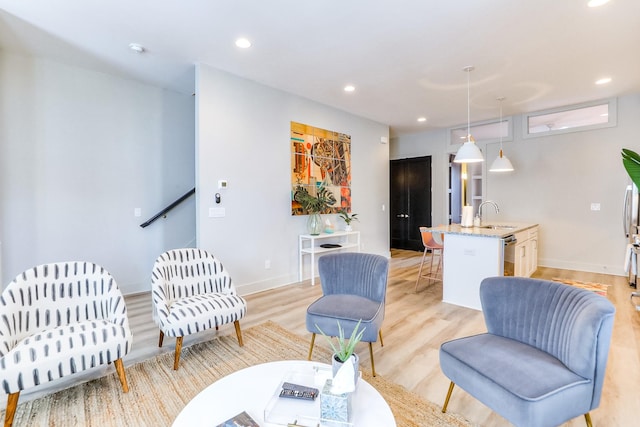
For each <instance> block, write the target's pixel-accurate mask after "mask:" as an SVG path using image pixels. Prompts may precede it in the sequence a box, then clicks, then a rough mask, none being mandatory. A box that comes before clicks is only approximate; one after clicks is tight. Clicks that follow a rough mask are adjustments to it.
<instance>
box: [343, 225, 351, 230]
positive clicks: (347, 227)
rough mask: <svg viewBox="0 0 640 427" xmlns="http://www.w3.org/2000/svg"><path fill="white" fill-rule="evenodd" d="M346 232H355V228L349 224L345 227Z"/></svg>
mask: <svg viewBox="0 0 640 427" xmlns="http://www.w3.org/2000/svg"><path fill="white" fill-rule="evenodd" d="M344 231H353V227H352V226H351V225H348V224H347V225H345V226H344Z"/></svg>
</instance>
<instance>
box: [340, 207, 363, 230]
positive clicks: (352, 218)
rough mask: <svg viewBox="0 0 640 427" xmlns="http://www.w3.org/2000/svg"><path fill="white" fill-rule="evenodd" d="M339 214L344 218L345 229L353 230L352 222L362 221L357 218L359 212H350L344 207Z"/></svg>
mask: <svg viewBox="0 0 640 427" xmlns="http://www.w3.org/2000/svg"><path fill="white" fill-rule="evenodd" d="M338 215H339V216H340V218H342V220H343V221H344V223H345V224H346V225H345V227H344V231H351V230H352V228H351V222H352V221H360V220H359V219H358V218H356V217H357V216H358V214H356V213H354V214H350V213H349V212H347V210H346V209H344V208H342V209H341V210H340V212H338Z"/></svg>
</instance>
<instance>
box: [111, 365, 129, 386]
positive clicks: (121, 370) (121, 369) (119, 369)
mask: <svg viewBox="0 0 640 427" xmlns="http://www.w3.org/2000/svg"><path fill="white" fill-rule="evenodd" d="M113 364H114V365H116V372H117V373H118V378H119V379H120V384H122V390H123V391H124V392H125V393H128V392H129V385H128V384H127V376H126V375H125V373H124V364H123V363H122V359H118V360H116V361H115V362H114V363H113Z"/></svg>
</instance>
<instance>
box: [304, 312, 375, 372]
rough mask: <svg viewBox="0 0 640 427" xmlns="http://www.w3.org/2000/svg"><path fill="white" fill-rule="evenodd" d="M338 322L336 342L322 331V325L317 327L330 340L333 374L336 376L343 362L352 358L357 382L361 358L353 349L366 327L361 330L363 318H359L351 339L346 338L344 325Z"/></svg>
mask: <svg viewBox="0 0 640 427" xmlns="http://www.w3.org/2000/svg"><path fill="white" fill-rule="evenodd" d="M336 322H338V336H337V337H336V341H337V343H336V344H334V343H333V341H332V340H331V337H329V336H328V335H327V334H325V333H324V332H323V331H322V329H320V326H318V325H317V324H316V328H317V329H318V331H320V333H321V334H322V336H324V337H325V339H326V340H327V342H329V345H330V346H331V349H332V350H333V357H332V359H331V366H332V369H333V376H334V377H335V376H336V372H338V369H340V367H341V366H342V364H343V363H345V362H346V361H348V360H351V361H352V363H353V371H354V379H353V381H354V384H355V383H356V382H357V381H358V375H359V373H358V372H359V369H358V367H359V366H360V358H359V357H358V355H357V354H355V353H354V352H353V350H354V349H355V347H356V344H358V343H359V342H360V340H361V339H362V334H364V331H365V329H366V328H362V329H361V330H359V329H360V323H361V322H362V319H360V320H358V323H357V324H356V327H355V328H353V332H351V336H350V337H349V339H346V338H345V336H344V330H343V329H342V325H340V321H339V320H337V321H336Z"/></svg>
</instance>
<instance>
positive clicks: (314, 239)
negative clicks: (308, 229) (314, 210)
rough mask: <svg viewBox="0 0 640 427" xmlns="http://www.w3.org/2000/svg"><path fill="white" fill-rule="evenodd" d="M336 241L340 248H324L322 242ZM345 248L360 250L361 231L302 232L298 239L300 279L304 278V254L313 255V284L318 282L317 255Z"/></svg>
mask: <svg viewBox="0 0 640 427" xmlns="http://www.w3.org/2000/svg"><path fill="white" fill-rule="evenodd" d="M324 243H335V244H338V245H340V247H339V248H322V247H320V245H321V244H324ZM343 249H355V250H356V251H358V252H360V232H359V231H336V232H334V233H320V234H319V235H317V236H312V235H311V234H301V235H300V236H299V239H298V281H299V282H302V280H304V255H311V286H314V285H315V284H316V255H318V254H320V255H321V254H324V253H327V252H333V251H340V250H343Z"/></svg>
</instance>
